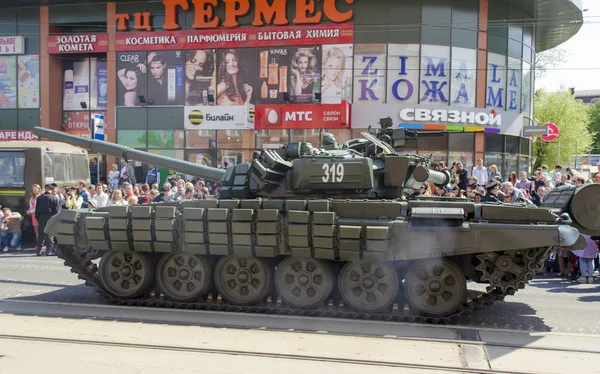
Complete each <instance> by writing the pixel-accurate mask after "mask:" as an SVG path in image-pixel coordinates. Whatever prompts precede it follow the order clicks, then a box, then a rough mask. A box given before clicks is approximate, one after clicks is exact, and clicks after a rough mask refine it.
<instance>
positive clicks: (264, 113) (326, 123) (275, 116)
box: [254, 101, 350, 130]
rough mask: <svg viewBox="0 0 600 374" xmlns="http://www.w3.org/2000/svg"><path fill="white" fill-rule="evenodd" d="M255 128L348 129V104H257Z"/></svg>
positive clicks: (345, 102)
mask: <svg viewBox="0 0 600 374" xmlns="http://www.w3.org/2000/svg"><path fill="white" fill-rule="evenodd" d="M255 112H256V120H255V124H254V127H255V128H256V129H257V130H271V129H272V130H281V129H349V128H350V104H349V103H348V102H347V101H342V103H340V104H283V105H257V106H256V109H255Z"/></svg>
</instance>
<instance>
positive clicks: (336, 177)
mask: <svg viewBox="0 0 600 374" xmlns="http://www.w3.org/2000/svg"><path fill="white" fill-rule="evenodd" d="M321 180H322V181H323V182H324V183H340V182H342V181H343V180H344V164H331V165H329V164H323V177H321Z"/></svg>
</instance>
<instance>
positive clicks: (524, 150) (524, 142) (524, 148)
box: [521, 138, 531, 156]
mask: <svg viewBox="0 0 600 374" xmlns="http://www.w3.org/2000/svg"><path fill="white" fill-rule="evenodd" d="M529 144H531V141H530V140H529V139H527V138H521V154H522V155H525V156H529Z"/></svg>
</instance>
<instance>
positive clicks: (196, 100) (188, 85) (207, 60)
mask: <svg viewBox="0 0 600 374" xmlns="http://www.w3.org/2000/svg"><path fill="white" fill-rule="evenodd" d="M215 61H216V50H214V49H200V50H190V51H186V52H185V92H186V99H185V105H208V104H209V103H208V95H209V94H211V95H213V98H214V99H215V100H216V97H214V93H215V85H216V75H217V74H216V66H215V65H216V64H215Z"/></svg>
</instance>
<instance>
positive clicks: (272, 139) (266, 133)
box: [256, 130, 289, 149]
mask: <svg viewBox="0 0 600 374" xmlns="http://www.w3.org/2000/svg"><path fill="white" fill-rule="evenodd" d="M288 142H289V134H288V130H259V131H257V132H256V149H263V148H271V149H273V148H281V147H282V146H283V145H285V144H287V143H288Z"/></svg>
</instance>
